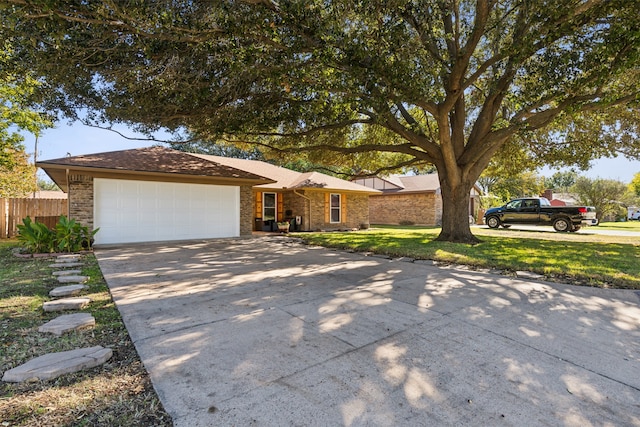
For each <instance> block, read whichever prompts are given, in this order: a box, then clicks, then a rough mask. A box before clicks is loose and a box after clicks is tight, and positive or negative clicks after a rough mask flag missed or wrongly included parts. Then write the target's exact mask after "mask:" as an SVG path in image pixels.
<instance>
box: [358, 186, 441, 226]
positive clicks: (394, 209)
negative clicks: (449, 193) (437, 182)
mask: <svg viewBox="0 0 640 427" xmlns="http://www.w3.org/2000/svg"><path fill="white" fill-rule="evenodd" d="M369 220H370V221H371V223H372V224H399V223H400V222H402V221H411V222H412V223H414V224H420V225H437V224H440V223H441V222H442V198H441V197H440V195H438V194H435V193H418V194H387V195H384V196H371V197H369Z"/></svg>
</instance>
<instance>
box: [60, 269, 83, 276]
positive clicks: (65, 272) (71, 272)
mask: <svg viewBox="0 0 640 427" xmlns="http://www.w3.org/2000/svg"><path fill="white" fill-rule="evenodd" d="M80 273H82V270H60V271H54V272H53V275H54V276H77V275H79V274H80Z"/></svg>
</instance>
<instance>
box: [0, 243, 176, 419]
mask: <svg viewBox="0 0 640 427" xmlns="http://www.w3.org/2000/svg"><path fill="white" fill-rule="evenodd" d="M16 247H17V242H15V241H7V240H3V241H0V265H1V266H2V267H0V372H4V371H6V370H7V369H10V368H13V367H15V366H18V365H20V364H22V363H25V362H27V361H28V360H30V359H32V358H34V357H37V356H41V355H43V354H46V353H50V352H58V351H66V350H72V349H75V348H80V347H90V346H95V345H101V346H103V347H110V348H111V349H112V350H113V356H112V358H111V359H110V360H109V361H107V363H105V364H103V365H102V366H99V367H96V368H93V369H90V370H86V371H81V372H78V373H75V374H68V375H63V376H61V377H58V378H56V379H53V380H50V381H35V382H25V383H17V384H14V383H5V382H1V383H0V420H1V421H2V424H1V425H3V426H4V425H7V426H27V425H28V426H36V425H41V426H124V425H132V426H134V425H135V426H170V425H172V421H171V418H170V417H169V415H168V414H167V413H166V412H165V411H164V409H163V408H162V405H161V403H160V401H159V399H158V397H157V395H156V393H155V391H154V389H153V387H152V385H151V381H150V379H149V377H148V374H147V372H146V371H145V369H144V366H143V365H142V363H141V361H140V359H139V357H138V354H137V353H136V350H135V347H134V346H133V343H132V342H131V339H130V338H129V334H128V333H127V330H126V328H125V327H124V323H123V322H122V319H121V317H120V314H119V312H118V310H117V308H116V307H115V305H114V303H113V301H112V300H111V296H110V294H109V291H108V288H107V285H106V283H105V281H104V278H103V277H102V273H101V272H100V268H99V267H98V263H97V261H96V259H95V257H94V256H93V255H92V254H88V255H85V256H84V257H83V258H84V259H83V262H84V263H85V266H84V267H83V268H82V273H83V275H87V276H89V277H90V280H89V282H88V283H87V285H88V286H89V289H88V292H87V296H89V297H90V298H91V300H92V302H91V304H90V305H89V307H88V308H87V309H85V311H88V312H90V313H91V314H92V315H93V316H94V317H95V319H96V326H95V328H93V329H89V330H84V331H77V332H72V333H68V334H65V335H63V336H61V337H56V336H54V335H51V334H42V333H40V332H38V327H39V326H40V325H42V324H44V323H46V322H47V321H49V320H51V319H53V318H55V317H57V316H58V315H59V314H58V313H45V312H44V311H43V310H42V303H43V302H45V301H48V300H50V298H49V295H48V293H49V291H50V290H51V289H52V288H54V287H56V286H58V283H57V281H56V280H55V279H54V277H53V276H52V274H51V273H52V271H53V270H52V269H51V268H49V267H48V265H49V264H51V262H52V259H51V258H45V259H41V258H28V259H25V258H18V257H16V256H14V255H13V254H12V250H13V249H14V248H16Z"/></svg>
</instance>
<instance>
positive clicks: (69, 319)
mask: <svg viewBox="0 0 640 427" xmlns="http://www.w3.org/2000/svg"><path fill="white" fill-rule="evenodd" d="M95 325H96V319H95V318H94V317H93V316H92V315H90V314H89V313H72V314H63V315H62V316H58V317H56V318H55V319H53V320H51V321H49V322H47V323H45V324H44V325H42V326H40V327H39V328H38V331H39V332H48V333H52V334H54V335H58V336H60V335H62V334H64V333H66V332H71V331H77V330H80V329H86V328H92V327H94V326H95Z"/></svg>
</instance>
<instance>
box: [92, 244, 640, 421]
mask: <svg viewBox="0 0 640 427" xmlns="http://www.w3.org/2000/svg"><path fill="white" fill-rule="evenodd" d="M96 256H97V258H98V260H99V263H100V267H101V269H102V271H103V274H104V276H105V279H106V280H107V283H108V284H109V287H110V289H111V292H112V295H113V298H114V301H115V302H116V304H117V306H118V308H119V310H120V312H121V313H122V317H123V319H124V321H125V324H126V326H127V329H128V330H129V333H130V335H131V337H132V339H133V341H134V342H135V345H136V348H137V350H138V352H139V353H140V356H141V358H142V360H143V362H144V364H145V366H146V368H147V370H148V371H149V373H150V375H151V379H152V381H153V384H154V387H155V388H156V390H157V391H158V394H159V396H160V398H161V400H162V402H163V405H164V407H165V408H166V410H167V411H168V412H169V413H170V414H171V416H172V417H173V420H174V423H175V425H177V426H196V425H202V426H205V425H251V424H252V423H253V424H259V425H345V426H356V425H531V424H553V425H566V426H573V425H576V426H578V425H580V426H584V425H603V424H611V425H640V417H639V416H638V415H637V414H639V413H640V412H639V411H638V409H639V407H638V398H639V396H640V374H639V373H640V356H639V355H640V307H639V305H638V302H639V299H638V296H637V295H636V294H635V293H633V292H632V291H623V290H606V289H597V288H580V287H573V286H568V285H559V284H551V283H544V282H535V281H526V280H514V279H511V278H507V277H504V276H496V275H491V274H485V273H477V272H470V271H464V270H456V269H453V268H438V267H434V266H430V265H427V264H424V263H411V262H400V261H394V260H388V259H383V258H377V257H368V256H364V255H362V254H351V253H346V252H341V251H332V250H327V249H322V248H314V247H309V246H305V245H302V244H300V243H299V242H297V241H296V240H293V239H288V238H272V237H268V238H256V239H231V240H217V241H204V242H182V243H172V244H154V245H140V246H130V247H123V248H105V249H99V250H97V251H96Z"/></svg>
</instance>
